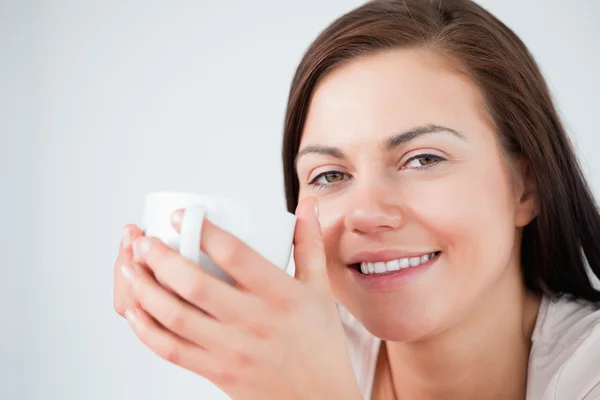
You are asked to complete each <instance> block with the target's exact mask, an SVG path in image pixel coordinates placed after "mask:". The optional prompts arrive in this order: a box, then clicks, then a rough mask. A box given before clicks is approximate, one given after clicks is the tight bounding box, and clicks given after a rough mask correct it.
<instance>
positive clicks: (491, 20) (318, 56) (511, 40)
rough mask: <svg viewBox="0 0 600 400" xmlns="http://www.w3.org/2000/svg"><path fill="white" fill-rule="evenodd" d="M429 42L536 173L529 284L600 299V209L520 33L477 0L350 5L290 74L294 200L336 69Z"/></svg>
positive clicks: (287, 152)
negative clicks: (310, 121)
mask: <svg viewBox="0 0 600 400" xmlns="http://www.w3.org/2000/svg"><path fill="white" fill-rule="evenodd" d="M400 47H402V48H406V47H413V48H415V47H426V48H428V49H431V50H433V51H435V52H436V53H437V54H439V55H440V56H442V57H445V58H446V59H448V60H449V61H450V62H453V65H454V66H455V67H456V68H457V70H458V71H461V72H464V73H466V74H468V75H469V76H470V78H471V79H472V80H473V81H474V82H475V83H476V84H478V86H479V88H480V90H481V92H482V94H483V96H484V99H485V104H484V106H485V108H486V110H487V112H488V113H489V116H490V118H491V120H492V121H493V123H494V125H495V128H496V131H497V134H498V135H499V138H500V141H501V144H502V148H503V150H504V151H505V153H506V154H507V155H515V156H519V157H522V158H524V159H525V160H527V161H528V162H529V164H530V167H531V170H532V172H533V175H534V177H535V180H536V182H537V188H538V196H539V214H538V216H537V217H536V218H535V219H534V220H533V221H532V222H531V223H530V224H529V225H527V226H526V227H525V228H524V230H523V239H522V250H521V256H522V257H521V258H522V266H523V275H524V280H525V284H526V286H527V287H528V288H529V289H531V290H533V291H535V292H537V293H545V294H547V295H550V296H557V295H564V294H567V295H572V296H574V297H576V298H582V299H587V300H591V301H600V291H598V290H596V289H595V288H594V287H593V285H592V283H591V282H590V279H589V276H588V274H587V271H586V261H587V264H588V266H589V268H590V270H591V271H592V272H593V273H594V274H595V275H596V276H597V277H600V240H599V236H600V214H599V212H598V208H597V205H596V203H595V201H594V198H593V195H592V193H591V191H590V189H589V187H588V184H587V182H586V180H585V177H584V176H583V173H582V171H581V168H580V166H579V164H578V162H577V159H576V157H575V153H574V151H573V148H572V145H571V143H570V141H569V138H568V137H567V134H566V132H565V129H564V127H563V125H562V123H561V121H560V118H559V116H558V114H557V112H556V109H555V107H554V105H553V102H552V99H551V96H550V93H549V90H548V87H547V85H546V83H545V81H544V78H543V77H542V74H541V73H540V70H539V68H538V66H537V64H536V62H535V61H534V59H533V57H532V55H531V54H530V53H529V51H528V50H527V47H526V46H525V45H524V44H523V42H522V41H521V40H520V39H519V38H518V37H517V36H516V35H515V34H514V33H513V32H512V31H511V30H510V29H509V28H508V27H506V26H505V25H504V24H503V23H502V22H500V21H499V20H498V19H497V18H495V17H494V16H493V15H491V14H490V13H489V12H487V11H486V10H485V9H483V8H482V7H480V6H479V5H477V4H476V3H474V2H472V1H470V0H427V1H425V0H375V1H371V2H368V3H366V4H365V5H363V6H361V7H359V8H357V9H355V10H353V11H351V12H349V13H347V14H345V15H343V16H342V17H340V18H339V19H337V20H336V21H334V22H333V23H332V24H331V25H330V26H329V27H328V28H326V29H325V30H324V31H323V32H322V33H321V34H320V35H319V36H318V38H317V39H316V40H315V41H314V42H313V43H312V45H311V46H310V47H309V48H308V50H307V51H306V53H305V55H304V57H303V59H302V61H301V62H300V65H299V66H298V69H297V71H296V74H295V76H294V79H293V81H292V85H291V89H290V94H289V102H288V107H287V113H286V117H285V126H284V138H283V168H284V178H285V191H286V198H287V207H288V209H289V210H290V211H292V212H293V210H294V209H295V208H296V206H297V203H298V188H299V182H298V177H297V174H296V170H295V162H294V160H295V157H296V154H297V153H298V148H299V145H300V138H301V135H302V131H303V129H304V122H305V119H306V114H307V110H308V106H309V102H310V100H311V96H312V93H313V91H314V89H315V86H316V85H317V84H318V83H319V81H320V80H321V79H322V78H323V77H324V76H325V75H326V74H327V73H328V72H329V71H331V70H332V69H334V68H336V67H338V66H339V65H341V64H343V63H345V62H348V61H349V60H351V59H354V58H356V57H359V56H362V55H366V54H369V53H372V52H376V51H382V50H388V49H394V48H400Z"/></svg>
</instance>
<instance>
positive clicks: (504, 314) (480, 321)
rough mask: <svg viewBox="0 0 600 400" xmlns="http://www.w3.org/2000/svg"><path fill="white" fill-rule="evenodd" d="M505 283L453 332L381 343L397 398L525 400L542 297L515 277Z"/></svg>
mask: <svg viewBox="0 0 600 400" xmlns="http://www.w3.org/2000/svg"><path fill="white" fill-rule="evenodd" d="M507 273H508V274H509V275H510V272H508V271H507ZM515 274H516V275H517V276H519V275H520V274H519V273H518V271H515ZM513 275H514V274H513ZM505 278H507V279H506V281H507V282H500V284H499V285H497V287H496V288H495V290H493V291H492V292H489V293H486V294H485V295H484V296H485V300H483V301H481V302H480V303H478V304H477V305H476V308H475V309H471V310H470V311H469V316H468V318H467V319H464V320H462V321H461V322H460V323H459V324H457V325H455V326H453V327H452V328H450V329H448V330H446V331H444V332H442V333H440V334H437V335H436V336H435V337H432V338H429V339H426V340H423V341H419V342H411V343H402V342H386V344H385V350H386V351H387V362H388V368H389V371H390V372H391V375H390V376H391V378H390V379H391V381H392V383H393V386H394V387H395V388H396V393H397V394H398V398H399V399H403V398H407V399H412V398H419V399H423V400H425V399H481V400H483V399H507V398H510V399H524V398H525V392H526V386H527V366H528V362H529V351H530V348H531V335H532V333H533V329H534V327H535V321H536V317H537V311H538V309H539V304H540V299H541V298H540V297H539V296H537V295H534V294H532V293H530V292H528V291H526V290H525V289H524V285H523V284H522V282H521V280H520V277H517V278H516V281H515V279H514V278H515V277H514V276H513V277H509V276H507V277H505ZM503 280H504V279H503ZM511 282H512V283H511ZM516 282H518V284H517V283H516ZM404 396H406V397H404Z"/></svg>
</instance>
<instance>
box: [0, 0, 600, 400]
mask: <svg viewBox="0 0 600 400" xmlns="http://www.w3.org/2000/svg"><path fill="white" fill-rule="evenodd" d="M360 3H362V1H358V0H336V1H333V0H327V1H323V0H303V1H290V0H283V1H282V0H278V1H275V0H256V1H242V0H236V1H216V0H214V1H183V0H173V1H168V2H167V1H156V0H145V1H141V0H119V1H117V0H112V1H108V0H102V1H101V0H54V1H49V0H48V1H41V0H40V1H35V0H12V1H11V0H0V50H1V53H0V138H1V141H0V152H1V158H0V167H1V170H0V171H1V174H2V175H1V177H2V180H1V181H0V183H1V186H0V187H1V190H2V191H1V194H2V195H1V196H0V210H1V211H0V213H1V215H2V219H1V220H0V222H1V223H2V229H0V232H1V235H2V236H1V237H0V239H1V241H0V243H2V245H1V246H2V248H1V250H2V251H1V255H2V258H1V260H2V266H1V268H2V277H3V280H2V283H3V285H2V289H1V292H0V293H1V296H2V299H1V301H0V312H1V313H2V314H1V316H2V325H1V330H0V352H1V353H0V399H2V400H12V399H31V400H34V399H35V400H37V399H39V400H42V399H44V400H47V399H57V400H58V399H61V400H75V399H77V400H80V399H82V400H83V399H84V400H94V399H98V400H120V399H146V400H152V399H221V398H225V397H224V396H223V395H222V394H220V392H219V391H218V390H217V389H216V388H215V387H213V386H212V385H211V384H210V383H208V382H207V381H205V380H203V379H202V378H199V377H197V376H195V375H193V374H191V373H189V372H187V371H184V370H182V369H179V368H177V367H174V366H172V365H169V364H167V363H166V362H163V361H162V360H160V359H159V358H158V357H156V356H154V355H153V354H152V353H150V352H149V351H148V350H146V349H145V348H144V347H143V346H142V345H141V344H140V343H139V342H138V341H137V339H136V338H135V337H134V335H133V334H132V333H131V331H130V329H129V327H128V326H127V324H126V322H125V321H124V320H122V319H120V318H118V317H117V316H116V314H115V313H114V312H113V306H112V268H113V262H114V259H115V257H116V251H117V246H118V243H119V239H120V229H121V227H122V226H123V225H124V224H125V223H129V222H134V223H138V222H139V219H140V213H141V202H142V197H143V195H144V193H146V192H148V191H153V190H162V189H170V190H185V191H196V192H211V193H219V194H225V195H235V196H252V197H254V198H260V199H263V200H264V201H265V202H269V203H272V204H275V205H278V206H281V207H283V205H284V197H283V182H282V173H281V166H280V143H281V132H282V122H283V115H284V110H285V104H286V100H287V93H288V89H289V84H290V81H291V78H292V75H293V72H294V70H295V67H296V64H297V63H298V61H299V60H300V57H301V55H302V53H303V51H304V50H305V49H306V47H307V46H308V45H309V43H310V42H311V40H312V39H314V38H315V37H316V35H317V34H318V32H319V31H320V30H321V29H323V28H324V27H325V26H326V25H327V24H328V23H329V22H331V21H332V20H333V19H334V18H335V17H337V16H339V15H341V14H342V13H344V12H346V11H348V10H350V9H351V8H353V7H354V6H356V5H358V4H360ZM480 3H481V4H483V5H484V6H486V7H488V8H489V9H490V10H491V11H492V12H494V13H495V14H496V15H497V16H498V17H500V18H501V19H502V20H503V21H504V22H505V23H507V24H508V25H509V26H510V27H511V28H513V29H514V30H515V31H516V32H517V34H519V35H520V36H521V37H522V39H523V40H524V41H525V42H526V44H527V45H528V46H529V47H530V49H531V51H532V52H533V54H534V55H535V56H536V58H537V60H538V61H539V63H540V64H541V66H542V69H543V71H544V73H545V74H546V77H547V79H548V81H549V84H550V86H551V88H552V90H553V94H554V95H555V97H556V99H557V102H558V105H559V107H560V110H561V113H562V115H563V116H564V118H565V121H566V123H567V127H568V129H569V132H570V133H571V135H572V137H573V138H574V140H575V142H576V145H577V147H578V151H579V153H580V155H581V157H582V162H583V164H584V168H585V171H586V173H587V174H588V177H589V178H590V181H591V184H592V187H593V189H594V191H595V193H596V194H597V195H598V194H600V159H599V158H598V157H596V152H597V149H598V145H599V144H600V138H599V135H600V132H599V129H598V122H597V121H598V120H597V118H598V116H599V114H600V109H599V108H600V101H599V100H598V97H597V96H598V93H599V92H600V78H599V77H598V72H599V71H600V45H599V44H598V43H599V41H600V25H599V24H598V20H599V19H600V2H598V1H596V0H573V1H565V0H537V1H534V0H510V1H509V0H481V1H480Z"/></svg>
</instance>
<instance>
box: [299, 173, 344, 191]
mask: <svg viewBox="0 0 600 400" xmlns="http://www.w3.org/2000/svg"><path fill="white" fill-rule="evenodd" d="M347 178H348V175H347V174H345V173H343V172H340V171H325V172H322V173H320V174H319V175H317V176H315V177H314V178H313V179H312V180H311V181H310V182H309V183H308V184H309V185H312V186H314V187H317V188H322V187H327V186H332V185H335V184H338V183H340V182H343V181H344V180H347Z"/></svg>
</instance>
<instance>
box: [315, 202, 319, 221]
mask: <svg viewBox="0 0 600 400" xmlns="http://www.w3.org/2000/svg"><path fill="white" fill-rule="evenodd" d="M315 216H316V217H317V218H319V202H318V201H316V200H315Z"/></svg>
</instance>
